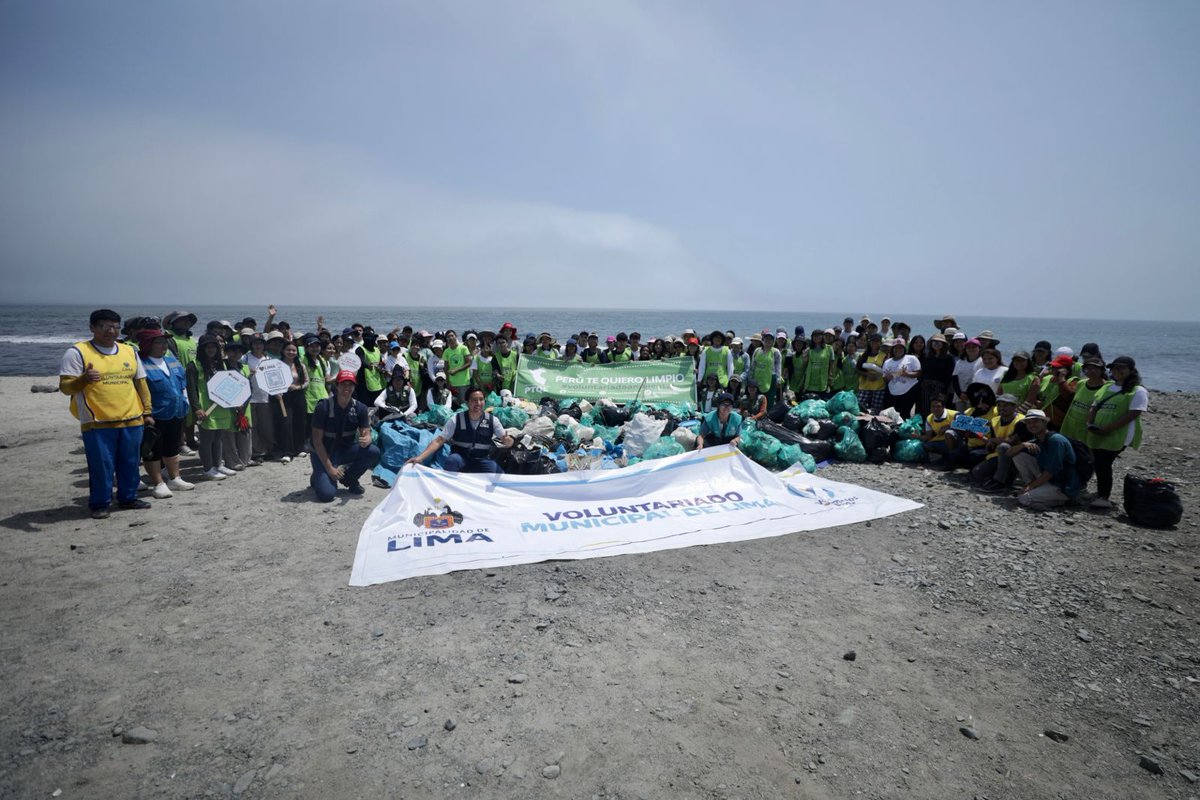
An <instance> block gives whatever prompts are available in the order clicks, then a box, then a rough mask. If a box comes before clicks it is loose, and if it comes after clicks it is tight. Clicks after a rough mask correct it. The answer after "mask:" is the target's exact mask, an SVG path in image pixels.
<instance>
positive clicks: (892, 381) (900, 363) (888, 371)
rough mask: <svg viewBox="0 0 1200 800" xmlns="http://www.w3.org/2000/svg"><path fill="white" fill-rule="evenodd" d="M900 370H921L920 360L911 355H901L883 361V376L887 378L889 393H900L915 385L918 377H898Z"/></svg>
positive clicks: (916, 371) (914, 371)
mask: <svg viewBox="0 0 1200 800" xmlns="http://www.w3.org/2000/svg"><path fill="white" fill-rule="evenodd" d="M901 370H904V371H906V372H913V373H918V372H920V371H921V360H920V359H919V358H917V357H916V356H913V355H903V356H900V358H889V359H888V360H887V361H884V362H883V377H884V378H886V379H887V382H888V385H887V388H888V393H889V394H892V395H902V394H904V393H905V392H907V391H908V390H909V389H911V388H913V387H914V386H916V385H917V381H918V380H919V379H918V378H907V377H905V378H902V377H900V371H901Z"/></svg>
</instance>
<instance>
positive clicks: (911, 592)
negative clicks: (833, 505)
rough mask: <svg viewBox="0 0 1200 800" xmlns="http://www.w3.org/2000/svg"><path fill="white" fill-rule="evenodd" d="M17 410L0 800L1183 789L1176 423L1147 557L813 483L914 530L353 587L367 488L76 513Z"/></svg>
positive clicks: (9, 490) (1185, 608)
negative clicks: (853, 496)
mask: <svg viewBox="0 0 1200 800" xmlns="http://www.w3.org/2000/svg"><path fill="white" fill-rule="evenodd" d="M36 382H39V383H40V382H44V381H36ZM30 383H31V380H30V379H21V378H4V379H0V445H2V446H3V447H4V449H3V453H2V456H0V487H3V488H2V489H0V492H2V495H0V497H2V499H3V509H4V510H3V511H2V512H0V514H3V518H2V519H0V542H3V551H2V552H3V558H2V559H0V603H2V607H3V609H4V637H3V643H2V644H0V648H2V652H3V657H2V658H0V701H2V702H0V797H64V798H70V797H95V798H109V797H246V798H250V797H377V796H396V797H447V796H462V797H533V798H539V797H582V798H587V797H605V798H636V797H646V798H662V797H686V798H693V797H695V798H727V797H728V798H734V797H742V798H758V797H763V798H775V797H811V798H840V797H868V798H873V797H879V798H890V797H918V798H943V797H944V798H964V797H965V798H971V797H983V798H992V800H996V799H998V798H1043V797H1046V798H1059V797H1061V798H1135V797H1136V798H1160V797H1161V798H1187V797H1192V796H1200V783H1196V781H1197V780H1198V779H1200V723H1198V720H1200V702H1198V700H1197V698H1198V690H1200V687H1198V686H1197V680H1198V679H1200V644H1198V641H1197V639H1198V636H1200V630H1198V626H1197V612H1198V610H1200V602H1198V600H1200V553H1198V550H1200V548H1198V545H1197V522H1198V519H1200V518H1198V517H1197V515H1196V514H1195V508H1196V507H1197V496H1196V490H1195V486H1194V485H1193V484H1192V483H1191V482H1190V480H1189V479H1190V475H1191V473H1192V471H1193V469H1194V467H1195V459H1194V457H1193V456H1192V453H1195V452H1196V451H1197V449H1198V447H1197V445H1198V444H1200V434H1198V432H1197V428H1196V426H1195V425H1194V424H1193V423H1192V422H1191V420H1192V419H1193V417H1194V415H1195V411H1196V408H1197V401H1198V397H1197V396H1196V395H1187V394H1170V395H1167V394H1161V393H1153V394H1152V409H1151V413H1150V414H1149V415H1148V417H1147V442H1146V444H1145V446H1144V447H1143V450H1142V451H1141V452H1139V453H1126V454H1125V455H1123V456H1122V457H1121V459H1120V460H1119V461H1118V462H1117V470H1118V478H1119V477H1120V476H1121V475H1123V474H1124V472H1125V470H1127V469H1130V468H1135V467H1136V468H1141V469H1145V470H1148V471H1152V472H1153V473H1155V474H1158V475H1162V476H1164V477H1167V478H1170V479H1172V480H1176V481H1177V482H1178V485H1179V488H1180V492H1181V494H1182V496H1183V499H1184V504H1185V509H1187V513H1186V514H1185V516H1184V520H1183V522H1182V523H1181V524H1180V525H1179V526H1178V528H1177V529H1173V530H1166V531H1157V530H1149V529H1144V528H1138V527H1135V526H1132V525H1130V524H1128V522H1127V521H1126V520H1125V519H1124V518H1123V517H1122V516H1120V514H1119V511H1117V510H1114V512H1112V513H1111V514H1095V513H1090V512H1087V511H1084V510H1080V509H1068V510H1066V511H1063V512H1061V513H1049V514H1033V513H1029V512H1025V511H1022V510H1019V509H1017V508H1016V507H1015V501H1013V500H1011V499H1008V498H1000V497H995V496H990V495H981V494H977V493H975V492H973V491H971V490H970V488H969V487H968V486H967V485H966V484H965V483H963V482H962V481H961V479H958V478H955V477H954V476H951V475H946V474H943V473H939V472H935V471H930V470H926V469H923V468H920V467H911V466H905V465H899V464H890V465H883V466H873V465H837V466H834V467H832V468H830V469H829V470H826V471H824V472H823V473H822V474H824V475H825V476H827V477H829V478H832V479H835V480H843V481H848V482H852V483H860V484H863V485H865V486H869V487H872V488H876V489H880V490H883V491H888V492H891V493H894V494H897V495H902V496H905V497H911V498H913V499H916V500H918V501H920V502H922V503H924V504H925V508H923V509H921V510H919V511H915V512H911V513H907V514H902V515H899V516H896V517H891V518H888V519H883V520H877V521H875V522H873V523H868V524H864V525H857V526H848V527H844V528H835V529H829V530H824V531H817V532H812V533H801V534H794V535H791V536H785V537H780V538H776V539H764V540H759V541H754V542H746V543H740V544H729V545H720V546H710V547H696V548H690V549H687V550H677V551H670V552H662V553H652V554H648V555H641V556H621V557H615V558H606V559H595V560H589V561H576V562H563V563H547V564H534V565H527V566H518V567H510V568H504V569H498V570H493V571H471V572H461V573H455V574H452V575H445V576H438V577H429V578H417V579H412V580H408V581H403V582H399V583H391V584H385V585H382V586H375V587H369V588H360V589H351V588H350V587H348V586H347V585H346V582H347V580H348V578H349V572H350V563H351V560H352V558H353V553H354V547H355V543H356V541H357V536H358V530H359V528H360V526H361V524H362V522H363V520H364V519H365V518H366V516H367V514H368V513H369V512H370V510H371V508H372V507H373V506H374V504H375V503H376V502H378V500H379V499H380V498H381V497H382V492H381V491H380V490H378V489H374V488H368V490H367V494H366V495H365V496H364V497H362V498H356V499H349V498H346V499H343V498H339V500H338V501H337V502H336V503H334V504H332V505H331V506H318V505H316V504H315V503H312V502H310V501H309V496H308V493H307V490H306V489H305V488H304V487H305V486H306V483H307V473H306V472H305V470H304V464H302V463H296V464H291V465H287V466H284V465H277V464H269V465H266V466H264V467H261V468H258V469H254V470H249V471H247V472H246V473H244V474H242V475H240V476H238V477H236V478H233V479H230V480H228V481H225V482H223V483H220V484H204V485H201V486H199V487H198V488H197V490H196V491H194V492H191V493H188V494H186V495H184V494H180V495H178V496H177V497H176V498H174V499H172V500H168V501H161V502H157V503H155V504H154V508H153V509H152V510H151V511H149V512H124V513H116V514H114V515H113V516H112V517H111V518H110V519H108V520H104V521H93V520H91V519H88V518H87V517H86V513H85V508H84V505H85V504H84V501H83V500H84V498H83V495H84V494H85V492H86V472H85V470H84V469H83V456H82V450H81V449H80V447H79V440H78V432H77V428H76V427H75V423H74V421H73V420H72V419H71V418H70V417H69V416H67V415H66V412H65V410H64V407H65V399H64V398H62V396H61V395H54V394H50V395H34V394H30V392H29V385H30ZM195 472H196V470H195V468H194V467H192V468H189V470H188V473H189V474H192V475H194V474H195ZM1118 486H1119V483H1118ZM1117 493H1118V494H1119V488H1118V492H1117Z"/></svg>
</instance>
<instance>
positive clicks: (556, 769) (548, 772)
mask: <svg viewBox="0 0 1200 800" xmlns="http://www.w3.org/2000/svg"><path fill="white" fill-rule="evenodd" d="M561 774H562V767H560V766H559V765H558V764H551V765H550V766H548V767H542V777H543V778H550V779H551V780H554V779H555V778H557V777H558V776H559V775H561Z"/></svg>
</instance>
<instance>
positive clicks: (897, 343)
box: [888, 336, 908, 348]
mask: <svg viewBox="0 0 1200 800" xmlns="http://www.w3.org/2000/svg"><path fill="white" fill-rule="evenodd" d="M907 345H908V342H906V341H904V337H903V336H897V337H896V338H895V339H892V340H891V341H890V342H888V347H889V348H891V347H906V346H907Z"/></svg>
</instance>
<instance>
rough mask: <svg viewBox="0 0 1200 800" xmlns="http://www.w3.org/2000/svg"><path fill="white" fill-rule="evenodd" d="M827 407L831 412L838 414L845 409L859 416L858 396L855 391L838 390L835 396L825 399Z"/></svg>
mask: <svg viewBox="0 0 1200 800" xmlns="http://www.w3.org/2000/svg"><path fill="white" fill-rule="evenodd" d="M825 408H826V409H828V410H829V413H830V414H833V415H835V416H836V415H838V414H840V413H842V412H843V411H845V412H847V413H850V414H854V415H855V416H858V414H859V408H858V397H857V396H855V394H854V392H838V393H837V394H835V395H834V396H833V397H831V398H829V399H828V400H826V401H825Z"/></svg>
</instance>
